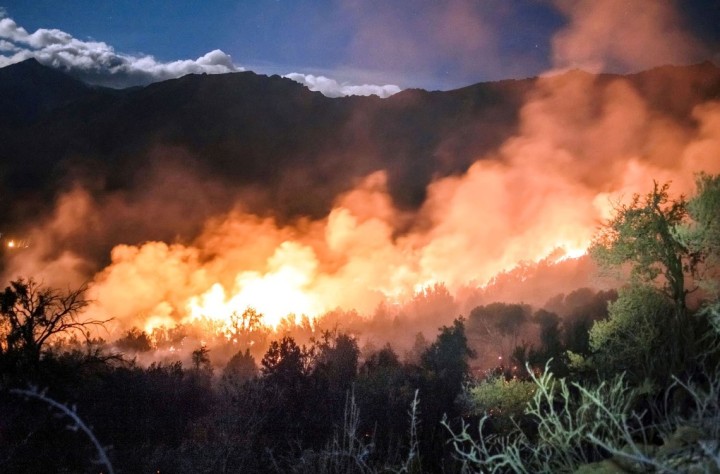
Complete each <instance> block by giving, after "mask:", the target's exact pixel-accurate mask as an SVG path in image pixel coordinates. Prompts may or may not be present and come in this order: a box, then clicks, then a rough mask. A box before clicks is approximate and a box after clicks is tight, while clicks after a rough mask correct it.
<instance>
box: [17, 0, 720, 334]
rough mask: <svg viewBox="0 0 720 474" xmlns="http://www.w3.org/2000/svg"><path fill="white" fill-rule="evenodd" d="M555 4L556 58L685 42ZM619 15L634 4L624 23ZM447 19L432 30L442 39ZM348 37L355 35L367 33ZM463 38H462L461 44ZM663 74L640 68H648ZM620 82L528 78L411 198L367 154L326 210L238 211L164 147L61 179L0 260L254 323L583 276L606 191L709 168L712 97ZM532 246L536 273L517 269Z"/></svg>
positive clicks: (557, 286)
mask: <svg viewBox="0 0 720 474" xmlns="http://www.w3.org/2000/svg"><path fill="white" fill-rule="evenodd" d="M387 5H390V4H387ZM454 5H455V4H454ZM558 5H559V7H560V8H561V10H562V11H563V12H565V13H566V14H567V16H568V21H569V22H568V25H567V26H566V27H565V28H564V29H563V30H562V31H560V32H558V33H557V35H556V36H555V38H554V41H553V45H554V48H555V56H554V57H555V61H556V64H555V65H556V66H557V67H558V68H565V67H570V66H575V65H582V66H584V67H591V68H601V69H604V68H608V67H610V68H612V67H614V65H619V66H621V67H623V68H630V69H634V68H636V67H644V66H648V65H656V63H657V62H658V61H664V60H670V61H680V60H682V59H683V58H686V57H689V56H690V55H691V52H692V51H694V48H695V46H694V43H693V40H692V38H690V37H688V36H687V35H685V34H684V33H683V32H682V31H681V30H679V29H678V28H677V27H676V26H675V23H673V18H674V15H673V12H672V10H670V8H669V7H668V5H667V4H665V3H660V2H657V3H655V2H654V3H653V4H652V5H645V4H643V8H642V9H641V8H640V7H637V6H634V5H632V4H627V3H626V2H613V1H609V2H597V3H595V2H577V3H564V2H558ZM355 7H356V8H360V6H359V5H355ZM383 8H391V7H390V6H385V7H383ZM455 8H458V9H459V10H457V11H456V10H455V9H450V10H447V11H445V12H444V14H443V15H441V19H443V22H445V23H442V22H441V23H442V24H446V25H449V26H452V25H455V23H454V22H456V21H458V22H460V23H459V25H460V26H461V28H459V29H458V30H456V32H457V33H458V35H460V32H462V31H465V28H470V27H473V28H474V27H476V26H477V25H475V23H474V22H475V21H476V20H478V18H477V17H476V16H473V15H469V14H468V13H467V11H466V10H465V8H467V5H466V4H464V3H458V4H456V7H455ZM628 9H629V10H628ZM627 15H631V16H633V17H636V24H637V28H636V29H632V28H631V25H629V23H628V21H627V18H628V17H627ZM478 21H479V20H478ZM463 25H465V26H463ZM603 25H610V26H607V27H606V26H603ZM394 26H395V25H393V24H387V23H381V24H380V25H379V28H381V29H382V28H385V29H390V28H393V30H395V28H394ZM629 29H632V30H633V31H632V32H633V34H631V35H627V36H625V37H624V43H623V44H622V45H620V44H619V43H618V42H617V41H618V40H617V38H619V37H620V36H621V34H624V32H626V31H628V30H629ZM663 35H666V36H663ZM460 36H462V35H460ZM460 36H458V37H456V36H453V34H449V36H447V37H445V36H444V37H443V38H444V39H443V41H445V43H446V44H447V45H449V46H453V47H454V46H457V41H458V38H459V37H460ZM381 37H382V36H380V38H381ZM480 38H483V36H482V35H481V36H480ZM361 39H362V40H363V41H364V43H363V47H364V48H367V46H368V43H367V42H368V41H371V39H372V38H370V37H369V36H368V37H363V38H361ZM407 43H408V44H409V43H410V41H409V40H408V41H407ZM480 43H482V41H480V42H477V41H476V42H471V44H469V45H467V48H469V51H470V52H473V51H476V50H477V49H478V48H481V44H480ZM648 44H653V45H658V46H659V47H662V48H659V49H662V55H659V54H660V53H658V55H653V54H654V53H651V54H649V55H644V54H641V53H640V51H642V49H641V48H642V47H643V45H645V46H647V45H648ZM400 50H401V51H402V50H403V49H402V48H400ZM386 51H387V50H386ZM461 52H462V51H461ZM383 54H384V53H383ZM388 54H389V53H388ZM386 59H387V60H391V59H392V58H390V57H388V58H386ZM666 72H667V71H666ZM696 72H697V73H698V74H702V71H696ZM671 73H672V71H670V72H668V73H667V74H671ZM663 74H664V73H663ZM663 74H658V75H656V76H653V77H656V78H657V80H658V81H662V80H665V79H666V78H667V74H665V75H663ZM637 84H638V82H637V81H633V80H631V79H630V78H623V77H616V76H597V75H592V74H589V73H585V72H579V71H572V72H568V73H564V74H552V75H547V76H543V77H541V78H539V79H537V81H536V82H535V84H534V87H533V88H532V90H531V91H530V92H529V93H528V95H527V97H526V98H525V102H524V104H523V105H522V107H521V108H520V111H519V123H518V127H517V131H516V133H513V134H512V136H511V137H510V138H509V139H507V140H505V141H504V143H502V144H501V145H500V146H499V147H498V148H497V149H496V150H493V151H492V152H491V153H488V154H487V155H484V156H477V157H476V161H475V162H474V163H473V164H472V165H471V166H469V168H468V169H467V170H466V171H465V172H464V173H461V174H458V175H453V176H445V177H441V176H437V177H435V179H433V181H432V182H431V183H430V184H429V185H428V186H427V189H426V197H425V200H424V201H423V202H422V204H421V205H420V206H419V207H418V208H417V209H414V210H407V209H401V208H400V207H399V206H397V205H396V203H395V202H394V201H393V198H392V197H391V189H389V185H388V182H389V181H388V175H387V172H386V171H384V170H381V171H377V172H374V173H371V174H369V175H367V176H365V178H364V179H363V180H362V181H360V182H359V183H357V185H356V186H355V187H354V188H353V189H351V190H350V191H347V192H345V193H343V194H341V195H339V196H337V197H336V198H335V200H334V204H333V206H332V210H331V211H330V212H329V213H328V214H327V215H324V216H322V217H320V218H297V219H295V220H294V221H289V222H285V221H283V222H282V223H280V222H279V221H278V220H276V219H275V218H273V217H272V216H258V215H255V214H253V213H250V212H248V211H247V206H246V205H244V204H243V200H244V196H243V194H242V192H241V191H238V190H237V189H232V190H231V189H230V188H229V187H228V186H224V185H219V184H218V183H217V182H215V181H213V180H212V179H211V178H209V177H207V176H201V175H199V174H197V173H195V172H193V171H192V170H187V169H186V168H185V167H183V166H180V165H178V166H167V165H165V167H164V168H162V169H158V170H156V176H155V178H151V179H149V180H148V185H147V186H146V187H145V188H144V191H142V192H139V193H137V194H132V195H130V194H110V195H102V196H96V195H93V194H92V193H91V192H89V191H88V190H85V189H83V188H75V189H72V190H70V191H69V192H67V193H65V194H64V195H62V196H61V197H60V199H58V201H57V203H56V204H55V211H54V213H53V214H52V216H51V217H50V218H49V219H48V220H47V221H46V222H43V223H40V224H39V225H37V226H35V227H34V228H33V230H31V231H30V233H29V236H30V239H31V241H32V242H33V245H32V247H31V248H30V249H29V250H27V251H25V252H23V253H17V255H16V256H15V257H14V258H12V259H11V263H10V271H9V272H8V274H9V275H15V274H26V275H27V274H32V275H38V276H40V278H42V279H44V280H45V281H46V282H47V283H49V284H55V283H56V282H58V281H59V280H60V279H62V280H63V281H65V282H69V283H68V284H74V283H75V282H79V281H81V280H83V277H84V276H87V275H93V276H92V279H91V283H90V293H89V296H90V298H91V299H92V300H93V305H92V307H91V311H93V312H94V313H95V314H96V316H97V317H100V318H102V317H112V318H114V323H113V324H114V325H115V330H117V331H122V330H126V329H129V328H131V327H133V326H138V327H140V328H142V329H145V330H147V331H152V329H153V328H157V327H160V326H165V327H172V326H175V325H179V324H192V323H194V322H197V321H203V320H208V321H211V322H213V321H214V322H218V323H220V324H224V323H227V322H228V321H229V319H230V317H231V315H232V314H233V313H237V314H240V313H242V312H243V311H244V310H245V309H246V308H247V307H253V308H255V309H256V310H258V311H259V312H261V313H263V314H264V317H265V319H264V322H265V323H266V324H269V325H272V326H277V325H281V326H282V324H283V322H282V318H283V317H285V316H286V315H287V314H288V313H295V314H296V315H297V316H300V315H302V314H305V315H307V316H309V317H311V318H313V317H318V316H321V315H323V314H328V315H329V316H326V321H332V320H333V318H334V320H335V321H336V322H339V323H340V324H342V323H344V324H347V325H352V324H354V322H355V319H353V318H352V317H350V316H348V315H349V314H359V315H361V316H368V315H375V319H373V321H375V323H368V324H376V326H377V327H383V328H385V329H387V328H388V327H389V326H390V325H389V323H387V324H386V323H383V324H380V323H378V321H380V320H381V319H382V318H381V317H380V316H378V315H382V314H388V313H392V314H395V315H396V316H397V315H403V316H402V317H404V318H407V320H412V318H420V319H423V320H424V322H425V324H424V325H423V326H422V327H427V326H428V325H432V324H436V325H439V324H441V323H443V322H446V320H445V319H444V318H448V319H451V318H452V317H455V316H457V314H455V311H460V310H461V311H464V312H467V311H469V310H470V309H471V308H472V305H476V304H481V303H482V304H484V303H488V302H490V301H489V300H490V299H491V298H493V297H494V296H493V295H495V297H498V298H502V299H505V300H513V299H516V300H525V301H531V300H532V301H533V302H541V301H545V300H547V299H548V298H549V297H551V296H553V294H555V293H557V292H560V291H568V289H569V288H568V287H567V285H568V284H569V283H568V282H569V281H575V282H577V283H578V286H586V285H587V284H588V283H592V281H593V277H592V276H588V274H589V273H590V272H591V271H592V268H591V267H592V266H591V265H588V263H587V259H584V260H573V258H574V257H578V256H580V255H582V254H583V253H584V251H585V249H586V248H587V247H588V245H589V243H590V241H591V238H592V236H593V234H594V233H595V232H596V230H597V228H598V226H599V225H601V224H602V222H603V220H604V219H607V218H608V217H610V215H611V213H612V210H613V206H614V204H616V203H617V202H620V201H624V200H627V199H629V198H630V197H631V196H632V194H633V193H643V192H646V191H647V190H649V189H651V187H652V181H653V180H657V181H659V182H667V181H671V182H672V192H673V193H675V194H676V195H679V194H680V193H686V194H687V193H691V192H692V190H693V182H694V175H695V173H697V172H699V171H705V172H708V173H720V159H718V156H720V154H719V153H720V102H718V101H714V100H703V99H702V98H701V99H697V98H695V101H696V102H700V103H699V104H698V105H696V106H695V107H694V108H693V109H692V110H691V111H690V113H689V114H688V115H683V114H678V113H677V111H675V110H674V109H673V108H672V107H670V109H668V107H666V106H665V105H663V104H661V103H658V102H655V99H656V98H657V97H658V94H662V91H663V89H662V87H663V84H662V83H660V82H658V83H657V84H655V83H646V84H644V87H643V89H642V90H641V89H639V88H638V86H637ZM653 91H654V92H653ZM658 91H660V92H658ZM688 94H692V92H688ZM357 133H358V136H360V137H361V139H368V140H370V139H371V138H372V137H365V136H364V135H363V133H364V132H363V131H362V130H360V131H358V132H357ZM480 133H481V131H478V134H480ZM445 145H446V144H444V143H441V144H440V145H439V146H438V149H443V148H444V147H445ZM177 190H182V192H181V193H180V194H181V196H182V197H181V199H180V200H178V192H177ZM218 202H221V203H222V204H220V205H218V204H217V203H218ZM173 229H175V230H176V233H177V234H176V235H179V236H180V237H179V238H177V239H174V238H173V234H172V233H173ZM118 234H120V235H122V236H125V237H126V238H127V240H125V241H124V242H123V243H122V244H120V245H117V246H115V247H114V248H113V250H112V252H111V255H110V261H109V262H106V263H107V265H98V263H97V262H98V260H97V259H96V258H93V256H92V252H88V251H87V250H86V249H85V250H82V249H81V248H80V247H81V243H83V242H88V244H87V245H89V246H90V247H92V246H93V242H109V241H112V239H113V238H115V239H117V235H118ZM59 248H63V249H65V250H63V251H59V250H57V249H59ZM67 249H75V250H67ZM537 262H540V263H539V266H540V268H541V269H543V268H544V270H542V273H541V274H542V276H541V277H538V276H537V274H532V272H528V270H527V269H528V268H534V265H535V263H537ZM558 262H561V263H559V264H558ZM101 267H102V268H101ZM498 275H500V276H498ZM504 282H505V283H504ZM507 282H510V283H507ZM523 282H527V285H526V286H525V287H523V288H524V291H520V287H522V284H523ZM516 283H517V285H518V287H519V289H518V290H517V291H513V290H512V288H511V287H512V284H516ZM438 284H442V285H444V286H442V288H444V289H446V290H447V293H444V292H440V293H439V294H440V297H438V298H437V301H440V303H437V304H436V306H435V308H442V309H441V310H437V311H436V310H433V311H428V312H427V314H428V315H430V316H426V317H422V316H419V315H420V314H421V313H423V311H424V310H423V309H422V307H421V306H422V305H420V306H418V305H415V306H413V301H416V300H414V298H417V295H418V294H420V295H426V296H427V288H438V286H437V285H438ZM485 285H489V286H488V287H487V288H494V291H495V292H494V293H493V292H492V290H486V289H485V288H484V287H485ZM424 291H425V293H423V292H424ZM433 304H435V303H433ZM383 308H384V309H383ZM387 308H395V309H394V310H393V311H389V312H388V311H386V310H387ZM352 310H355V311H356V312H357V313H351V311H352ZM439 312H440V313H445V314H444V316H443V315H441V314H439ZM410 313H413V314H410ZM333 315H334V316H333ZM344 318H346V319H344ZM378 318H380V319H378ZM387 334H388V337H391V335H390V334H391V333H390V332H388V333H387ZM392 334H394V333H392ZM409 335H410V336H414V334H409Z"/></svg>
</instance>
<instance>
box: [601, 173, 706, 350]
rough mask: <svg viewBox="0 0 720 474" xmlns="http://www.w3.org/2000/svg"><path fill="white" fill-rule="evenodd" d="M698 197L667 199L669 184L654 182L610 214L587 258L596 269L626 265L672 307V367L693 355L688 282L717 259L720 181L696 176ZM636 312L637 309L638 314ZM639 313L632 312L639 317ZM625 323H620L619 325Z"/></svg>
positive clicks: (632, 273)
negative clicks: (647, 190)
mask: <svg viewBox="0 0 720 474" xmlns="http://www.w3.org/2000/svg"><path fill="white" fill-rule="evenodd" d="M697 188H698V191H697V194H696V195H695V196H694V197H693V198H692V199H691V200H690V201H686V200H685V198H684V197H682V196H681V197H679V198H678V199H675V200H671V199H670V198H669V194H668V189H669V185H668V184H664V185H662V186H660V185H659V184H658V183H657V182H655V183H654V187H653V190H652V192H650V193H649V194H647V195H646V196H645V197H644V198H642V199H641V198H640V196H639V195H635V196H634V197H633V200H632V202H631V204H629V205H621V206H619V207H617V208H616V209H615V216H614V217H613V218H612V219H611V220H610V221H609V222H608V223H607V225H606V226H605V227H604V228H603V229H602V230H601V232H600V234H599V235H598V236H597V237H596V239H595V240H594V242H593V244H592V246H591V248H590V254H591V255H592V256H593V257H594V258H595V259H596V260H597V261H598V262H599V263H601V264H603V265H611V266H620V265H624V264H629V265H630V271H631V276H632V277H633V280H634V283H635V284H640V285H654V287H655V288H658V289H659V290H660V291H662V292H663V293H664V294H665V295H666V296H667V297H668V298H670V300H671V301H672V303H673V314H674V318H672V321H670V322H669V323H668V324H669V333H670V334H676V335H678V342H677V343H676V344H675V345H674V346H679V347H680V353H679V354H678V357H679V359H676V360H673V361H671V362H673V363H676V362H680V363H682V362H683V361H689V360H690V358H691V357H693V355H694V350H695V349H696V348H695V345H696V340H695V339H694V334H693V331H694V330H695V325H696V323H697V322H696V321H695V320H694V319H693V318H689V317H688V309H687V296H688V294H689V293H690V292H691V291H694V289H693V290H689V289H688V282H689V281H691V280H693V281H694V280H697V279H698V277H700V278H702V275H701V273H705V274H706V275H707V273H708V271H710V270H713V268H712V267H715V268H714V270H715V271H716V269H717V268H716V266H717V264H718V259H717V256H718V254H720V244H718V239H720V223H719V222H718V220H719V219H720V217H719V216H720V177H718V176H715V177H712V176H708V175H705V174H700V175H698V178H697ZM639 309H640V308H638V310H639ZM641 314H642V312H640V313H636V316H635V317H636V318H639V317H640V315H641ZM624 324H625V323H624Z"/></svg>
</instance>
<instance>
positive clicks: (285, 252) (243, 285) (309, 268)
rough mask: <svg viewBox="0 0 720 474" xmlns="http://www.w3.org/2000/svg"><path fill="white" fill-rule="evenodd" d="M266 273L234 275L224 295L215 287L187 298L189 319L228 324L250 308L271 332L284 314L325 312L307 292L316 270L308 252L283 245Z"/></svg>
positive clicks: (290, 244)
mask: <svg viewBox="0 0 720 474" xmlns="http://www.w3.org/2000/svg"><path fill="white" fill-rule="evenodd" d="M267 265H268V267H269V271H267V272H266V273H260V272H257V271H245V272H241V273H240V274H238V275H237V277H236V279H235V282H234V286H233V288H232V290H231V291H230V292H228V291H227V290H226V289H225V288H224V287H223V285H222V284H220V283H215V284H213V285H212V287H211V288H210V289H209V290H208V291H207V292H205V293H204V294H202V295H200V296H196V297H192V298H190V300H189V302H188V305H187V309H188V312H189V319H190V320H196V319H211V320H215V321H220V322H224V323H228V322H229V321H230V316H231V315H232V314H233V313H236V314H241V313H242V312H243V311H244V310H245V309H247V308H253V309H255V310H257V311H258V312H260V313H261V314H262V315H263V323H264V324H265V325H267V326H272V327H273V328H275V327H276V326H277V325H278V323H279V322H280V320H281V319H282V318H283V317H285V316H287V315H288V314H291V313H292V314H294V313H300V314H304V315H309V316H315V315H318V314H320V313H321V312H323V311H324V310H325V309H326V308H325V307H324V306H323V304H322V303H321V301H320V299H319V297H318V296H317V295H314V294H312V293H311V292H309V291H308V290H307V287H308V285H309V284H310V282H311V281H312V279H313V276H314V273H315V268H316V266H317V263H316V259H315V256H314V254H313V251H312V249H310V248H307V247H303V246H301V245H299V244H298V243H296V242H288V241H286V242H283V243H281V244H280V246H279V247H278V248H277V249H276V251H275V253H274V254H273V255H272V256H271V257H270V258H269V259H268V262H267Z"/></svg>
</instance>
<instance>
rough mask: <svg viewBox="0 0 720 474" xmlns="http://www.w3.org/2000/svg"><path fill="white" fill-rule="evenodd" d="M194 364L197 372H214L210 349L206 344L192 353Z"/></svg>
mask: <svg viewBox="0 0 720 474" xmlns="http://www.w3.org/2000/svg"><path fill="white" fill-rule="evenodd" d="M192 363H193V367H194V368H195V370H200V369H203V370H209V371H212V364H211V363H210V349H208V348H207V346H206V345H205V344H203V345H202V346H200V347H199V348H198V349H195V350H194V351H193V352H192Z"/></svg>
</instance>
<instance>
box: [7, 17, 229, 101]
mask: <svg viewBox="0 0 720 474" xmlns="http://www.w3.org/2000/svg"><path fill="white" fill-rule="evenodd" d="M0 41H2V43H0V50H3V51H10V52H13V53H14V54H13V55H12V56H0V66H6V65H8V64H12V63H15V62H19V61H23V60H25V59H28V58H31V57H34V58H35V59H37V60H38V61H39V62H40V63H42V64H44V65H46V66H52V67H54V68H57V69H61V70H64V71H68V72H71V73H73V74H75V75H77V76H79V77H81V78H82V79H84V80H86V81H87V82H90V83H93V84H100V85H105V86H111V87H126V86H131V85H142V84H149V83H151V82H156V81H162V80H166V79H172V78H176V77H180V76H184V75H185V74H193V73H195V74H198V73H208V74H219V73H227V72H234V71H241V70H243V68H241V67H237V66H235V65H234V64H233V62H232V59H231V58H230V56H228V55H227V54H225V53H223V52H222V51H220V50H215V51H211V52H209V53H207V54H206V55H204V56H202V57H200V58H197V59H195V60H190V59H186V60H179V61H171V62H161V61H158V60H156V59H155V58H154V57H153V56H149V55H129V54H122V53H118V52H116V51H115V49H114V48H113V47H112V46H110V45H108V44H107V43H104V42H101V41H83V40H79V39H77V38H74V37H73V36H72V35H70V34H68V33H66V32H64V31H61V30H57V29H44V28H41V29H38V30H37V31H35V32H34V33H28V32H27V30H25V28H23V27H22V26H20V25H18V24H17V23H15V21H14V20H12V19H11V18H3V19H0Z"/></svg>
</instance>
